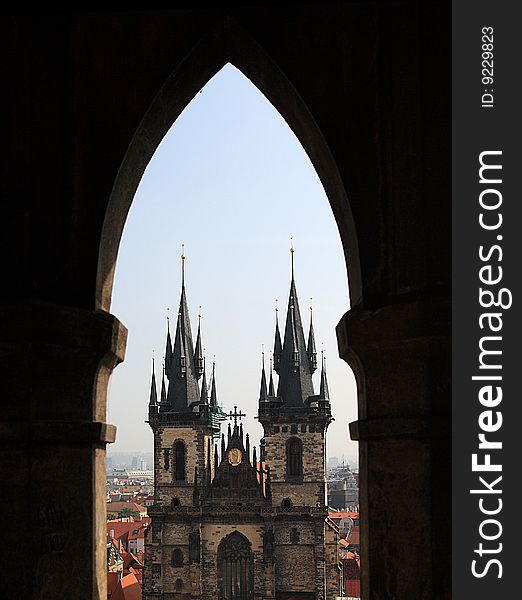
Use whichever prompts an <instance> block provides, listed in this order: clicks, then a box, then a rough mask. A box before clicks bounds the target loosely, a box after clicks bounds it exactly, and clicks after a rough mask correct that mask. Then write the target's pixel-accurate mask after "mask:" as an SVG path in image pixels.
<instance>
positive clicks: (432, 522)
mask: <svg viewBox="0 0 522 600" xmlns="http://www.w3.org/2000/svg"><path fill="white" fill-rule="evenodd" d="M4 29H5V32H4V33H5V35H4V36H2V43H4V44H6V45H7V48H5V49H4V56H6V57H9V66H10V69H9V72H8V73H7V74H6V89H8V90H9V91H10V93H9V95H8V97H7V100H8V101H9V102H10V104H9V106H8V109H7V110H8V112H7V113H6V117H7V119H6V123H7V126H6V130H5V135H6V147H10V148H12V149H13V153H12V155H11V156H10V157H9V158H14V159H15V161H13V164H12V165H9V164H8V166H7V169H6V176H5V178H4V179H3V184H4V194H5V197H6V198H7V199H8V201H7V202H6V203H4V206H3V210H4V212H5V218H4V223H5V226H4V231H5V236H4V240H3V241H4V243H7V245H8V250H9V251H8V252H5V253H4V256H5V262H4V277H5V281H8V282H9V290H8V292H9V293H8V294H7V295H6V296H5V297H4V298H3V300H2V304H1V306H0V321H1V327H2V329H1V343H2V346H1V347H2V354H3V361H2V364H1V371H0V374H1V376H2V378H1V381H2V391H3V393H2V395H1V397H2V413H1V417H0V419H1V422H0V428H1V429H0V431H1V432H2V434H1V442H2V445H1V448H2V457H1V460H0V464H1V465H2V474H3V480H4V481H7V482H9V483H8V484H6V486H5V490H4V491H5V494H4V504H5V506H6V507H7V510H8V514H7V515H6V517H7V518H6V527H5V529H4V543H5V545H6V547H8V548H10V552H9V553H7V554H6V557H5V564H4V567H5V572H6V574H7V575H6V577H5V578H4V580H3V581H2V583H1V584H0V596H1V595H2V594H3V595H4V596H6V597H8V598H9V597H24V598H54V597H57V596H61V597H69V596H72V595H74V596H75V597H76V598H78V599H79V600H94V599H96V600H99V599H101V598H105V597H106V579H105V566H104V563H105V523H104V501H105V495H104V494H105V492H104V488H105V444H106V443H107V442H109V441H111V440H112V439H113V438H114V428H112V427H111V426H109V425H107V424H106V423H105V419H106V388H107V382H108V378H109V376H110V373H111V371H112V369H113V368H114V367H115V365H116V364H117V363H118V361H121V360H122V359H123V355H124V348H125V339H126V332H125V329H124V327H123V326H122V325H121V324H120V323H119V322H118V321H117V319H115V317H113V316H112V315H110V314H109V313H108V310H109V308H110V292H111V286H112V274H113V271H112V270H113V267H114V262H115V259H116V256H117V248H118V244H119V238H120V235H121V230H122V228H123V224H124V221H125V216H126V213H127V210H128V207H129V205H130V202H131V200H132V196H133V194H134V190H135V186H136V185H137V183H138V181H139V178H140V177H141V174H142V172H143V169H144V168H145V166H146V164H147V162H148V161H149V160H150V157H151V156H152V154H153V152H154V150H155V149H156V147H157V145H158V143H159V141H160V140H161V138H162V136H163V135H164V134H165V132H166V131H167V130H168V128H169V127H170V125H171V124H172V122H173V121H174V120H175V118H176V116H177V114H179V112H180V111H181V110H182V109H183V107H184V106H185V105H186V104H187V103H188V101H189V100H190V99H191V97H192V96H193V95H194V94H195V93H196V92H197V90H198V89H199V88H200V87H201V86H202V85H203V84H204V83H205V82H206V81H207V80H208V79H209V78H210V77H211V76H212V75H213V74H214V73H216V72H217V70H219V68H221V66H222V65H223V64H225V63H226V62H232V63H233V64H234V65H235V66H237V67H238V68H239V69H240V70H241V71H242V72H243V73H245V75H246V76H247V77H249V78H250V79H251V80H252V82H253V83H254V84H255V85H257V87H259V89H260V90H261V91H262V92H263V93H265V95H266V96H267V97H268V98H269V100H270V101H271V102H272V103H273V104H274V106H275V107H276V108H277V109H278V110H279V112H280V113H281V114H282V115H283V117H284V118H285V119H286V120H287V122H288V124H289V125H290V127H291V128H292V129H293V131H294V132H295V133H296V135H297V137H298V138H299V139H300V141H301V143H302V144H303V146H304V148H305V150H306V151H307V153H308V155H309V156H310V158H311V160H312V163H313V164H314V167H315V168H316V170H317V172H318V174H319V177H320V178H321V181H322V182H323V185H324V187H325V190H326V193H327V195H328V197H329V199H330V202H331V205H332V210H333V212H334V215H335V218H336V220H337V224H338V226H339V232H340V235H341V239H342V242H343V246H344V250H345V255H346V259H347V266H348V269H349V281H350V287H351V294H352V305H353V308H352V310H351V311H350V312H349V313H347V314H346V315H345V316H344V317H342V319H341V321H340V323H339V325H338V328H337V333H338V339H339V348H340V353H341V356H342V357H343V358H345V360H347V361H348V362H349V363H350V365H351V366H352V368H353V369H354V372H355V374H356V378H357V384H358V391H359V421H358V422H357V423H355V424H353V425H352V435H353V436H355V437H356V438H357V439H359V440H360V448H361V504H362V507H363V513H362V522H361V547H362V553H363V558H364V560H363V564H362V569H363V573H362V576H363V597H364V598H365V599H366V600H368V599H370V598H371V599H372V600H385V599H386V600H388V599H391V598H415V599H416V600H425V599H426V600H427V599H432V598H437V599H447V598H449V597H450V582H451V577H450V573H451V553H450V548H451V543H450V533H451V530H450V514H451V506H450V501H449V489H450V471H451V469H450V464H451V463H450V450H451V448H450V443H449V433H450V393H449V381H450V358H451V355H450V352H449V341H450V326H449V320H450V310H449V307H450V292H451V285H450V281H451V279H450V275H451V273H450V262H449V259H450V235H451V221H450V188H449V185H450V168H449V159H448V157H449V155H450V73H451V68H450V63H449V56H450V41H449V40H450V10H449V3H446V2H444V3H440V2H433V3H432V2H420V1H419V2H416V1H413V0H412V1H409V2H408V1H406V2H382V3H379V2H366V3H360V2H354V3H351V2H346V3H340V4H319V3H318V4H309V3H308V4H302V5H295V4H292V5H290V4H289V5H285V4H280V5H278V6H264V5H262V4H258V5H255V6H239V7H237V8H234V9H229V8H227V7H224V6H216V7H212V8H208V7H200V8H185V9H182V10H178V11H176V10H172V11H151V10H142V11H136V12H103V11H100V12H92V13H86V12H82V13H71V14H56V13H53V14H50V13H49V14H38V15H30V14H29V15H20V16H13V17H9V18H6V19H5V21H4ZM245 32H248V35H247V34H246V33H245ZM252 40H255V42H253V41H252ZM268 57H270V58H268ZM276 65H277V66H276ZM283 74H284V75H283ZM290 82H291V83H290ZM176 112H177V114H176ZM348 198H349V200H350V205H348V201H347V199H348ZM31 204H32V205H33V210H32V212H31V215H29V211H28V208H27V207H29V206H30V205H31ZM355 231H356V232H357V236H356V235H355ZM405 516H407V523H405ZM64 565H66V568H64ZM27 573H34V574H35V576H34V577H27V576H26V574H27ZM73 592H74V593H73Z"/></svg>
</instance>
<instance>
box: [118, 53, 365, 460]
mask: <svg viewBox="0 0 522 600" xmlns="http://www.w3.org/2000/svg"><path fill="white" fill-rule="evenodd" d="M290 236H293V237H294V245H295V275H296V284H297V293H298V297H299V304H300V308H301V316H302V319H303V323H304V326H305V330H306V334H307V331H308V324H309V306H310V298H313V308H314V329H315V334H316V343H317V348H318V350H319V351H320V348H321V344H322V343H323V344H324V349H325V355H326V359H327V373H328V381H329V387H330V398H331V401H332V412H333V416H334V417H335V421H334V422H333V423H332V424H331V425H330V427H329V429H328V441H327V444H328V454H329V455H330V456H332V455H337V456H341V455H342V454H345V455H346V456H348V455H354V454H356V452H357V450H356V444H355V443H354V442H352V441H350V439H349V434H348V428H347V424H348V422H350V421H353V420H355V419H356V418H357V405H356V390H355V381H354V378H353V375H352V373H351V371H350V369H349V367H348V365H347V364H346V363H345V362H344V361H342V360H341V359H339V358H338V352H337V342H336V338H335V326H336V324H337V322H338V321H339V319H340V318H341V316H342V315H343V314H344V313H345V312H346V311H347V310H348V308H349V296H348V284H347V278H346V268H345V262H344V257H343V253H342V249H341V243H340V239H339V233H338V230H337V227H336V224H335V221H334V218H333V214H332V211H331V209H330V206H329V204H328V200H327V198H326V195H325V193H324V190H323V187H322V185H321V183H320V182H319V178H318V177H317V174H316V173H315V170H314V169H313V167H312V165H311V163H310V161H309V159H308V156H307V155H306V153H305V152H304V150H303V148H302V147H301V145H300V143H299V141H298V140H297V138H296V137H295V135H294V134H293V133H292V131H291V130H290V129H289V127H288V125H287V124H286V123H285V121H284V120H283V119H282V117H281V116H280V114H279V113H278V112H277V111H276V110H275V108H274V107H273V106H272V105H271V104H270V103H269V102H268V100H267V99H266V98H265V97H264V96H263V95H262V94H261V92H260V91H259V90H258V89H257V88H255V87H254V86H253V85H252V83H251V82H250V81H249V80H248V79H246V78H245V77H244V76H243V75H242V74H241V73H240V72H239V71H238V70H237V69H235V68H234V67H232V66H230V65H227V66H226V67H224V68H223V69H222V70H221V71H220V72H219V73H218V74H217V75H216V76H215V77H214V78H213V79H212V80H211V81H210V82H209V83H208V84H207V85H206V86H205V87H204V88H203V89H202V90H201V91H200V92H199V93H198V94H197V95H196V97H195V98H194V99H193V100H192V102H191V103H190V104H189V105H188V106H187V108H186V109H185V111H184V112H183V113H182V114H181V115H180V117H179V118H178V119H177V121H176V122H175V123H174V125H173V126H172V128H171V129H170V131H169V132H168V134H167V135H166V136H165V138H164V139H163V141H162V143H161V144H160V146H159V148H158V149H157V151H156V153H155V154H154V157H153V158H152V161H151V162H150V164H149V165H148V167H147V170H146V171H145V174H144V176H143V178H142V180H141V183H140V186H139V188H138V191H137V193H136V196H135V198H134V201H133V204H132V207H131V210H130V213H129V216H128V219H127V223H126V226H125V230H124V234H123V239H122V243H121V245H120V251H119V256H118V262H117V268H116V277H115V283H114V291H113V302H112V307H111V312H112V313H113V314H115V315H116V316H117V317H118V318H119V319H120V320H121V321H122V322H123V323H124V324H125V326H126V327H127V328H128V329H129V338H128V343H127V352H126V358H125V361H124V363H123V364H121V365H120V366H119V367H117V369H116V370H115V371H114V374H113V376H112V378H111V383H110V387H109V415H108V418H109V422H110V423H113V424H115V425H117V427H118V434H117V439H116V443H115V444H114V445H112V446H111V447H110V450H113V451H133V450H135V451H152V432H151V430H150V428H149V426H148V425H147V424H145V423H144V421H145V419H146V418H147V405H148V400H149V390H150V379H151V357H152V351H153V349H154V350H155V355H156V367H157V373H156V377H157V381H158V382H159V381H160V370H161V362H162V357H163V354H164V350H165V336H166V310H167V307H170V312H171V331H172V330H174V329H175V325H176V324H175V319H176V314H177V307H178V304H179V296H180V279H181V272H180V253H181V244H182V243H184V244H185V254H186V257H187V259H186V288H187V299H188V303H189V310H190V317H191V323H192V330H193V336H194V338H195V336H196V332H197V321H198V310H199V306H201V307H202V308H201V313H202V337H203V345H204V347H205V349H206V356H207V368H209V367H210V366H211V364H212V360H213V356H214V355H215V357H216V358H215V360H216V382H217V392H218V401H219V403H220V404H222V405H223V407H224V409H225V410H226V411H228V410H230V409H232V408H233V406H234V405H237V406H238V407H240V408H241V409H242V411H243V412H246V413H247V417H246V419H244V423H245V427H246V431H249V432H250V435H251V436H252V439H253V443H254V444H256V445H257V444H258V443H259V439H260V437H261V435H262V427H261V426H260V425H259V424H258V422H257V421H256V420H254V417H255V415H256V413H257V402H258V398H259V384H260V369H261V350H262V344H264V347H265V352H266V366H267V368H268V357H269V350H271V349H272V348H273V341H274V323H275V310H274V309H275V299H276V298H277V299H279V306H280V314H279V316H280V326H281V327H282V330H283V329H284V323H285V317H286V306H287V303H288V293H289V285H290V253H289V247H290ZM281 333H282V334H283V331H282V332H281ZM194 341H195V340H194ZM208 370H210V369H208ZM275 377H276V385H277V376H275ZM318 378H319V370H318V371H317V372H316V374H315V376H314V383H315V388H316V392H317V390H318V384H319V381H318ZM158 391H159V390H158Z"/></svg>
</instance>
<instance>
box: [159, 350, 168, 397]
mask: <svg viewBox="0 0 522 600" xmlns="http://www.w3.org/2000/svg"><path fill="white" fill-rule="evenodd" d="M160 402H161V404H163V405H165V404H166V402H167V391H166V389H165V361H163V370H162V372H161V396H160Z"/></svg>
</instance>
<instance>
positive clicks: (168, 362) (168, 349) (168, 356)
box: [165, 308, 172, 379]
mask: <svg viewBox="0 0 522 600" xmlns="http://www.w3.org/2000/svg"><path fill="white" fill-rule="evenodd" d="M169 311H170V309H168V308H167V342H166V344H165V373H166V374H167V377H169V379H170V372H171V369H172V340H171V338H170V314H169Z"/></svg>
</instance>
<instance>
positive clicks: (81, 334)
mask: <svg viewBox="0 0 522 600" xmlns="http://www.w3.org/2000/svg"><path fill="white" fill-rule="evenodd" d="M0 323H2V331H1V339H2V340H4V341H5V342H4V344H3V347H2V355H3V356H2V362H1V367H0V373H1V376H2V380H3V382H4V390H6V391H4V395H3V397H2V411H1V413H0V415H1V416H0V419H1V420H0V431H1V434H0V440H1V444H0V447H1V457H0V465H1V471H2V481H3V484H2V497H3V506H4V518H5V519H7V520H8V521H9V522H10V523H11V524H12V525H11V526H10V527H9V528H7V529H6V530H5V531H4V546H5V548H6V549H7V551H6V552H5V555H4V561H5V562H4V566H5V569H6V571H7V572H9V574H10V576H9V577H8V578H4V579H3V582H2V583H1V584H0V596H2V597H5V598H27V599H38V600H51V599H52V600H54V599H56V598H75V599H76V600H105V599H106V598H107V576H106V525H105V511H106V508H105V503H106V472H105V468H106V467H105V446H106V444H107V443H110V442H113V441H114V439H115V434H116V428H115V427H114V426H112V425H108V424H106V423H105V418H106V391H107V383H108V379H109V376H110V374H111V372H112V370H113V368H114V367H115V366H116V365H117V364H118V363H119V362H120V361H121V360H123V356H124V350H125V343H126V337H127V331H126V329H125V328H124V327H123V325H122V324H121V323H120V322H119V321H118V320H117V319H116V318H115V317H113V316H112V315H110V314H108V313H103V312H91V311H87V310H81V309H75V308H70V307H66V306H56V305H50V304H36V303H34V304H28V305H25V306H20V305H18V306H12V307H3V308H2V309H0Z"/></svg>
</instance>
